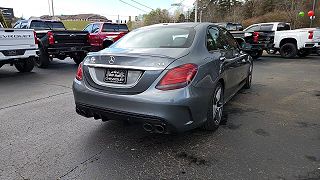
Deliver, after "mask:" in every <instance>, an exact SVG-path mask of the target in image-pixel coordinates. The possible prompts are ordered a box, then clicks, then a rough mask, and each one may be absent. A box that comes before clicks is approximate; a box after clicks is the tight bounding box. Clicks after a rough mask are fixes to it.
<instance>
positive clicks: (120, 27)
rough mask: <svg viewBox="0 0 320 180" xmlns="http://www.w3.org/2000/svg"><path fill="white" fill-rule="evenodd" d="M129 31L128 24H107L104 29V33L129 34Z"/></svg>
mask: <svg viewBox="0 0 320 180" xmlns="http://www.w3.org/2000/svg"><path fill="white" fill-rule="evenodd" d="M128 31H129V29H128V27H127V25H126V24H111V23H105V24H103V27H102V32H128Z"/></svg>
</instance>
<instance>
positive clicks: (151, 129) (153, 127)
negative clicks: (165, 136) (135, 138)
mask: <svg viewBox="0 0 320 180" xmlns="http://www.w3.org/2000/svg"><path fill="white" fill-rule="evenodd" d="M143 129H144V130H145V131H147V132H155V133H160V134H162V133H164V132H165V127H164V126H163V125H152V124H149V123H144V124H143Z"/></svg>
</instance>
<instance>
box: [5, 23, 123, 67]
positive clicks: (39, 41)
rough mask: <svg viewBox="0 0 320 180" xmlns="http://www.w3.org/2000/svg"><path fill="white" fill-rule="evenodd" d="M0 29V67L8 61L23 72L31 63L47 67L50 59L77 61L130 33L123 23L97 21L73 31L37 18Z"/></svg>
mask: <svg viewBox="0 0 320 180" xmlns="http://www.w3.org/2000/svg"><path fill="white" fill-rule="evenodd" d="M0 28H1V29H0V35H1V36H0V38H1V42H0V52H2V53H0V60H1V61H0V67H1V66H3V65H4V64H11V65H15V66H16V67H17V69H18V70H19V71H22V72H28V71H31V70H32V69H33V67H34V64H35V65H36V66H38V67H39V68H46V67H48V66H49V64H50V62H51V61H52V60H53V58H58V59H60V60H64V59H66V58H67V57H70V58H72V59H73V60H74V62H75V63H76V64H80V63H81V62H82V60H83V59H84V58H85V57H86V55H87V53H88V52H91V51H99V50H102V49H104V48H105V47H107V46H109V45H111V43H113V42H115V41H117V40H118V39H120V38H121V37H122V36H124V35H125V34H127V33H128V32H129V30H128V27H127V25H126V24H114V23H104V22H99V23H92V24H89V25H88V26H87V27H86V28H85V29H84V30H83V31H75V30H67V29H66V28H65V26H64V24H63V23H62V22H61V21H56V20H40V19H30V20H21V21H18V22H16V23H15V24H14V28H13V29H3V26H2V25H0ZM31 39H32V41H31ZM31 50H32V53H31V52H30V51H31ZM26 59H28V60H26ZM31 59H32V60H33V61H34V62H35V63H32V60H31ZM22 62H23V63H27V65H26V64H25V65H23V66H22V65H21V64H23V63H22ZM22 67H24V68H22Z"/></svg>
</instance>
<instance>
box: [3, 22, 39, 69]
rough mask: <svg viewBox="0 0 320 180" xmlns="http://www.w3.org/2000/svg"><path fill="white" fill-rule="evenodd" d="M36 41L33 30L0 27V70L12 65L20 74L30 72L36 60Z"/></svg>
mask: <svg viewBox="0 0 320 180" xmlns="http://www.w3.org/2000/svg"><path fill="white" fill-rule="evenodd" d="M37 43H38V41H37V38H36V37H35V33H34V31H33V30H29V29H23V30H22V29H5V28H2V27H0V68H1V67H2V66H3V65H4V64H10V65H14V66H15V67H16V69H17V70H18V71H20V72H30V71H32V69H33V67H34V61H35V59H36V58H37V51H38V45H37Z"/></svg>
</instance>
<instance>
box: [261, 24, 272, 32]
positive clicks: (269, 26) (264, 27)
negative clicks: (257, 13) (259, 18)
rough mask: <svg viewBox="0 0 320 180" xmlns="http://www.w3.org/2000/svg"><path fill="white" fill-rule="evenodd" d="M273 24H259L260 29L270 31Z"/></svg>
mask: <svg viewBox="0 0 320 180" xmlns="http://www.w3.org/2000/svg"><path fill="white" fill-rule="evenodd" d="M272 29H273V24H262V25H261V26H260V31H272Z"/></svg>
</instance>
